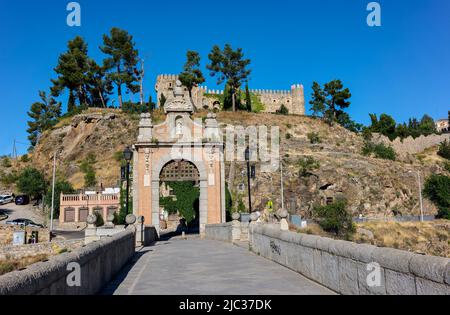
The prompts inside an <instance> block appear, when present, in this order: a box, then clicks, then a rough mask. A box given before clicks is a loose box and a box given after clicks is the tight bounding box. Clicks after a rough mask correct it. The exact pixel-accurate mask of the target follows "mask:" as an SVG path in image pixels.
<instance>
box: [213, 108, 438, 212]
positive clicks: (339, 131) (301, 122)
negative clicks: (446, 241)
mask: <svg viewBox="0 0 450 315" xmlns="http://www.w3.org/2000/svg"><path fill="white" fill-rule="evenodd" d="M219 121H220V122H222V123H229V124H239V125H244V126H247V125H258V124H266V125H272V126H279V127H280V128H281V133H282V134H281V142H282V143H281V156H282V157H283V165H284V191H285V207H286V208H287V209H288V210H290V211H291V212H294V209H295V211H296V212H298V213H300V214H302V215H303V216H306V217H308V216H309V215H310V213H311V210H312V207H313V205H314V204H320V203H322V204H323V203H325V202H326V200H327V198H329V200H335V199H336V198H339V197H345V198H346V199H347V200H348V202H349V210H350V211H351V212H352V213H353V215H354V216H358V215H360V214H362V215H363V216H368V217H385V216H388V217H390V216H393V215H394V213H397V214H402V215H419V213H420V207H419V194H418V182H417V176H416V175H415V174H416V173H410V172H409V171H410V170H414V171H417V170H420V171H421V173H422V176H425V177H428V176H429V175H430V174H432V173H441V172H444V170H443V167H442V166H441V162H442V161H441V159H440V158H439V157H438V156H437V155H436V154H434V159H433V160H429V161H428V162H426V161H424V159H419V158H416V157H408V161H407V162H405V161H396V162H393V161H388V160H381V159H376V158H372V157H366V156H363V155H362V154H361V151H362V147H363V145H364V140H363V139H362V137H361V136H359V135H356V134H354V133H351V132H349V131H348V130H346V129H344V128H342V127H340V126H333V127H329V126H328V125H327V124H324V123H323V122H322V121H320V120H317V119H313V118H310V117H300V116H277V115H270V114H260V115H254V114H252V115H250V114H243V113H240V114H238V115H237V114H232V113H221V114H220V115H219ZM312 132H314V133H316V134H318V135H319V139H320V143H316V144H312V143H311V141H310V139H309V138H308V136H307V135H308V134H309V133H312ZM307 156H310V157H312V158H313V159H314V160H315V161H317V162H318V163H319V164H320V167H319V168H318V169H316V170H313V171H311V173H312V174H311V175H310V176H305V177H302V176H300V172H299V166H298V160H299V159H301V158H304V157H307ZM227 164H229V163H227ZM241 164H242V163H241ZM244 169H245V165H237V167H236V176H235V181H234V185H233V188H236V187H238V186H239V184H240V183H245V182H246V177H245V175H244V174H245V173H242V171H244ZM227 174H228V172H227ZM280 177H281V176H280V174H279V173H268V174H261V173H259V174H258V178H257V180H256V182H255V187H254V191H255V197H254V198H255V199H256V200H255V208H256V209H263V208H264V205H265V204H266V203H267V201H268V200H269V199H272V200H273V201H274V203H275V207H277V208H279V207H281V198H280V195H281V194H280V190H281V180H280ZM245 194H246V192H245V191H244V192H243V195H244V196H245ZM243 200H244V201H245V200H246V197H244V198H243ZM424 207H425V211H426V214H435V213H436V212H437V209H436V208H435V207H434V205H432V204H431V203H430V202H428V201H427V200H425V204H424Z"/></svg>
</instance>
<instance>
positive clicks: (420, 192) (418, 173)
mask: <svg viewBox="0 0 450 315" xmlns="http://www.w3.org/2000/svg"><path fill="white" fill-rule="evenodd" d="M413 173H414V172H413V171H408V174H413ZM417 182H418V185H419V200H420V222H423V221H424V218H423V198H422V182H421V179H420V171H417Z"/></svg>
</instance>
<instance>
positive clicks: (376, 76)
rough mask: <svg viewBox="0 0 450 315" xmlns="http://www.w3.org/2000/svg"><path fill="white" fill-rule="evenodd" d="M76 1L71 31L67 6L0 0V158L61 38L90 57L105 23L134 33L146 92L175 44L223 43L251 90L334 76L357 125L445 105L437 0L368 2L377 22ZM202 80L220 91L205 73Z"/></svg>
mask: <svg viewBox="0 0 450 315" xmlns="http://www.w3.org/2000/svg"><path fill="white" fill-rule="evenodd" d="M78 2H79V3H80V5H81V8H82V26H81V27H75V28H71V27H69V26H67V24H66V17H67V14H68V12H67V11H66V5H67V4H68V3H69V1H65V0H57V1H56V0H39V1H18V0H14V1H13V0H0V32H1V41H0V95H1V99H0V104H1V107H2V117H3V119H2V123H1V124H0V134H1V137H0V155H2V154H10V153H11V151H12V144H13V140H14V139H16V140H17V141H19V142H21V143H27V142H28V141H27V134H26V122H27V120H28V117H27V114H26V113H27V111H28V110H29V107H30V105H31V104H32V103H33V102H35V101H37V100H38V99H39V97H38V91H39V90H44V91H48V89H49V87H50V79H51V78H54V77H55V74H54V72H53V68H54V67H55V65H56V62H57V58H58V56H59V55H60V54H61V53H62V52H64V51H65V50H66V44H67V41H68V40H70V39H72V38H73V37H75V36H76V35H81V36H83V37H84V38H85V39H86V41H87V42H88V44H89V51H90V55H91V56H92V57H93V58H94V59H96V60H97V61H98V62H101V60H102V59H103V55H102V54H101V52H100V51H99V49H98V47H99V45H101V41H102V35H103V34H104V33H107V32H108V31H109V29H110V28H111V27H114V26H116V27H120V28H124V29H126V30H128V31H129V32H130V33H131V34H132V35H133V36H134V39H135V41H136V44H137V48H138V49H139V51H140V54H141V56H142V57H144V58H145V59H146V60H147V61H146V72H147V81H146V82H145V89H146V93H147V94H146V95H147V96H146V97H148V93H152V94H154V84H155V78H156V75H157V74H159V73H178V72H180V69H181V67H182V65H183V63H184V59H185V52H186V50H188V49H191V50H197V51H199V52H200V53H201V54H202V56H203V60H202V61H203V66H204V65H205V63H206V61H207V59H206V58H207V54H208V52H209V51H210V49H211V47H212V46H213V45H215V44H219V45H223V44H225V43H230V44H232V46H234V47H242V48H243V49H244V52H245V53H246V56H247V57H249V58H251V60H252V64H251V68H252V70H253V72H252V76H251V81H250V87H251V88H254V89H274V90H275V89H283V90H284V89H289V87H290V86H291V85H292V84H294V83H302V84H303V85H304V86H305V93H306V97H307V102H308V101H309V99H310V94H311V85H312V82H313V81H318V82H320V83H324V82H328V81H330V80H332V79H336V78H338V79H341V80H342V81H343V82H344V84H345V85H346V86H347V87H349V88H350V89H351V92H352V94H353V97H352V105H351V108H350V110H349V112H350V114H351V115H352V117H353V118H354V119H355V120H357V121H359V122H362V123H365V124H367V123H368V122H369V116H368V113H377V114H380V113H383V112H386V113H388V114H391V115H392V116H393V117H394V118H395V119H396V120H397V121H405V120H407V119H408V118H409V117H412V116H414V117H421V116H422V115H423V114H425V113H428V114H429V115H431V116H432V117H433V118H435V119H438V118H445V117H447V111H448V110H450V1H447V0H384V1H378V2H379V3H380V4H381V8H382V27H379V28H370V27H368V26H367V24H366V18H367V15H368V13H369V12H367V11H366V6H367V4H368V3H369V2H370V1H368V0H308V1H306V0H277V1H267V0H259V1H242V0H240V1H237V0H228V1H221V2H216V1H214V2H213V1H206V0H197V1H178V0H172V1H148V0H146V1H144V0H127V1H118V0H109V1H106V0H95V1H93V0H90V1H88V0H84V1H78ZM207 85H208V87H210V88H220V87H217V86H216V85H215V81H214V79H212V78H210V77H208V78H207ZM135 99H136V100H137V96H136V97H135ZM61 101H63V102H64V103H65V102H66V98H62V99H61ZM116 103H117V102H116ZM308 107H309V106H308ZM18 148H19V151H20V152H25V151H26V149H27V145H26V144H25V145H24V144H20V145H19V146H18Z"/></svg>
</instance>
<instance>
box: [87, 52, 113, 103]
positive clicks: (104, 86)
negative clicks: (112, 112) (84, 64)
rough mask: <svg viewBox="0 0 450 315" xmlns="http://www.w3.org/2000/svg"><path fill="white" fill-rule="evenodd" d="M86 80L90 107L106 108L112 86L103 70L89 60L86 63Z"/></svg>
mask: <svg viewBox="0 0 450 315" xmlns="http://www.w3.org/2000/svg"><path fill="white" fill-rule="evenodd" d="M86 80H87V86H88V89H89V94H90V97H91V101H90V104H91V106H93V107H103V108H107V107H108V101H109V95H111V94H112V92H113V85H112V82H111V80H110V79H109V78H108V77H107V76H106V70H105V68H104V67H101V66H99V65H98V64H97V63H96V62H95V61H94V60H92V59H90V60H89V61H88V72H87V75H86Z"/></svg>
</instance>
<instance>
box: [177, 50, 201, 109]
mask: <svg viewBox="0 0 450 315" xmlns="http://www.w3.org/2000/svg"><path fill="white" fill-rule="evenodd" d="M186 57H187V61H186V63H185V65H184V68H183V72H182V73H180V75H179V79H180V81H181V83H182V84H183V85H184V86H185V87H186V88H187V89H188V91H189V97H190V98H191V101H192V89H193V88H194V87H195V86H198V85H199V84H202V83H203V82H205V78H204V77H203V73H202V71H201V70H200V55H199V53H198V52H196V51H191V50H189V51H188V52H187V53H186Z"/></svg>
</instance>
